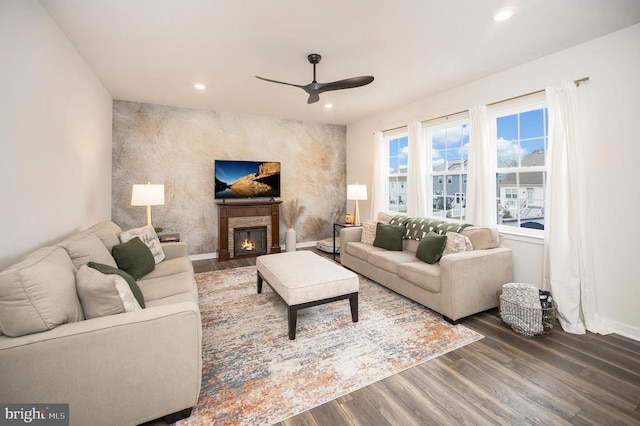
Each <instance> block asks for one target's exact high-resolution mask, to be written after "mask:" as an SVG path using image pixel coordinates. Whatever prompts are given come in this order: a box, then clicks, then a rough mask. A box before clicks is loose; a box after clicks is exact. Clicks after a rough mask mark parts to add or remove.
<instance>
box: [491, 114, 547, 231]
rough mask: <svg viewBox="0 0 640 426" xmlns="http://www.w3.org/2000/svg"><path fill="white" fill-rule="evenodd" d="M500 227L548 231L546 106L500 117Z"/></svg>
mask: <svg viewBox="0 0 640 426" xmlns="http://www.w3.org/2000/svg"><path fill="white" fill-rule="evenodd" d="M496 136H497V152H496V155H497V165H498V169H497V176H496V183H497V188H496V194H497V196H498V200H497V201H498V217H497V222H498V224H499V225H500V224H501V225H505V226H512V227H518V228H520V227H522V228H533V229H544V213H545V199H544V197H545V186H546V162H547V160H546V156H547V145H548V115H547V109H546V107H544V105H541V104H538V105H536V106H533V107H532V106H528V107H523V108H519V109H518V110H512V111H510V112H509V113H507V114H504V113H503V114H502V115H500V114H499V115H497V116H496Z"/></svg>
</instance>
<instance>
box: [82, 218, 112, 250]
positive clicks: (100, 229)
mask: <svg viewBox="0 0 640 426" xmlns="http://www.w3.org/2000/svg"><path fill="white" fill-rule="evenodd" d="M121 232H122V229H120V227H119V226H118V225H116V224H115V223H113V222H110V221H106V222H100V223H96V224H95V225H93V226H92V227H91V228H89V229H87V230H86V231H83V232H81V234H93V235H95V236H96V237H98V238H99V239H100V241H102V244H104V246H105V247H106V248H107V250H109V252H111V249H112V248H113V246H115V245H118V244H120V233H121Z"/></svg>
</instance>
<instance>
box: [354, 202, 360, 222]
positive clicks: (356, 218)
mask: <svg viewBox="0 0 640 426" xmlns="http://www.w3.org/2000/svg"><path fill="white" fill-rule="evenodd" d="M355 201H356V205H355V207H354V209H353V224H354V225H356V226H360V225H361V223H360V209H358V200H355Z"/></svg>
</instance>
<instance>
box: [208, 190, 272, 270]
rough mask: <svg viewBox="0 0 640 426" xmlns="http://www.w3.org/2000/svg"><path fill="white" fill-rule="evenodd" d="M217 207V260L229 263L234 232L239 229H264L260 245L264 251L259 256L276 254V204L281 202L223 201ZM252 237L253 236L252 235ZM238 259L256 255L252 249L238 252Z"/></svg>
mask: <svg viewBox="0 0 640 426" xmlns="http://www.w3.org/2000/svg"><path fill="white" fill-rule="evenodd" d="M216 204H217V205H218V259H219V260H221V261H225V260H229V259H232V258H234V257H236V255H237V254H238V253H236V252H235V250H234V248H235V235H234V230H236V229H240V228H258V227H265V228H266V234H267V235H266V237H265V241H264V243H263V246H264V249H263V250H264V251H263V252H262V253H260V254H269V253H280V204H282V200H277V201H276V200H270V201H265V200H260V201H257V200H256V201H253V200H252V201H237V202H233V203H227V202H225V201H224V200H222V201H218V202H216ZM252 235H253V234H252ZM241 253H242V257H250V256H259V255H260V254H257V253H255V250H253V251H250V252H247V251H246V250H244V251H242V249H241Z"/></svg>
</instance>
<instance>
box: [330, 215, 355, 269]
mask: <svg viewBox="0 0 640 426" xmlns="http://www.w3.org/2000/svg"><path fill="white" fill-rule="evenodd" d="M361 226H362V225H355V224H353V223H344V222H333V260H334V261H335V260H336V231H337V232H338V235H340V230H339V229H338V228H359V227H361Z"/></svg>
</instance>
